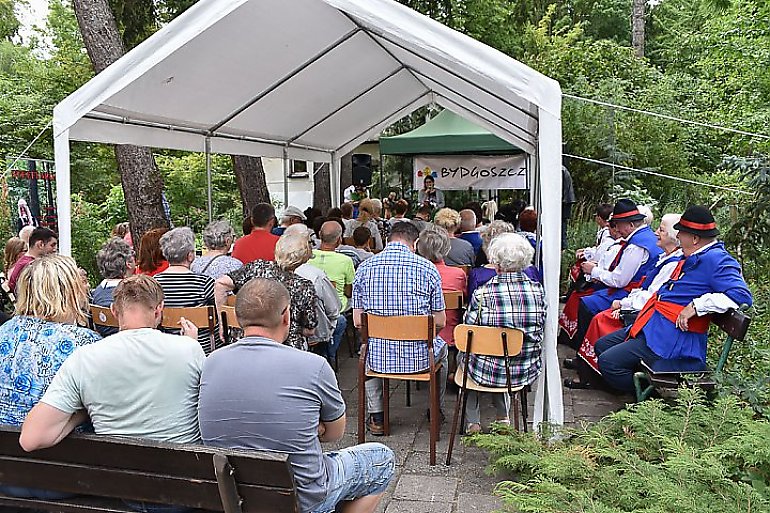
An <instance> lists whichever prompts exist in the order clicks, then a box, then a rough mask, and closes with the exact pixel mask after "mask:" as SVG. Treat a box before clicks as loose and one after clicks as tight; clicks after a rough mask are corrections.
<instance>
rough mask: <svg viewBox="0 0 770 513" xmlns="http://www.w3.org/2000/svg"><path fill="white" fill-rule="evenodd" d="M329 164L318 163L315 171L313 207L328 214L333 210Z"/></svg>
mask: <svg viewBox="0 0 770 513" xmlns="http://www.w3.org/2000/svg"><path fill="white" fill-rule="evenodd" d="M330 178H331V175H330V173H329V164H323V163H321V162H316V163H315V166H314V169H313V206H314V207H316V208H319V209H321V212H322V213H324V214H326V212H327V211H328V210H329V209H330V208H332V194H331V192H332V191H331V183H330V182H329V179H330Z"/></svg>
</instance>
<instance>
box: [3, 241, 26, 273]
mask: <svg viewBox="0 0 770 513" xmlns="http://www.w3.org/2000/svg"><path fill="white" fill-rule="evenodd" d="M27 249H28V248H27V243H26V242H24V240H23V239H20V238H19V237H11V238H10V239H8V242H6V243H5V255H4V259H3V271H4V272H5V275H6V276H8V275H9V274H11V269H13V266H14V265H16V262H17V261H18V260H19V258H20V257H21V256H22V255H23V254H24V253H26V252H27Z"/></svg>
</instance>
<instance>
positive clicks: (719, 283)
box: [595, 206, 752, 392]
mask: <svg viewBox="0 0 770 513" xmlns="http://www.w3.org/2000/svg"><path fill="white" fill-rule="evenodd" d="M674 228H676V229H677V230H679V236H678V237H679V241H680V244H681V247H682V253H683V254H684V259H682V260H681V261H680V262H679V264H678V265H677V267H676V268H675V269H674V271H673V273H672V274H671V278H670V280H669V281H668V282H666V283H665V284H663V286H662V287H661V288H660V289H659V290H658V292H657V293H656V294H655V295H653V296H652V297H651V298H650V299H649V301H647V303H646V304H645V305H644V307H643V308H642V310H641V311H640V312H639V315H638V316H637V318H636V321H635V322H634V324H633V325H632V326H631V327H630V328H626V329H622V330H619V331H616V332H615V333H612V334H610V335H607V336H605V337H602V338H601V339H599V340H598V341H597V342H596V348H595V349H596V353H597V354H598V355H599V370H600V371H601V373H602V376H603V377H604V379H605V380H606V381H607V383H608V384H609V385H610V386H612V387H613V388H615V389H617V390H621V391H624V392H632V391H633V390H634V382H633V374H634V371H635V370H636V368H637V366H638V365H639V363H640V361H641V360H644V361H645V362H646V363H647V364H648V365H651V364H653V363H654V362H656V361H657V360H660V359H668V360H676V359H686V360H691V361H692V360H699V361H700V362H701V364H702V365H703V366H704V368H705V363H706V337H707V334H708V327H709V323H710V319H711V315H710V314H714V313H723V312H726V311H728V310H730V309H731V308H738V306H739V305H743V304H746V305H751V303H752V297H751V292H749V289H748V287H747V286H746V282H745V281H744V280H743V276H742V275H741V267H740V264H738V262H737V261H736V260H735V259H734V258H733V257H732V256H730V254H729V253H728V252H727V250H725V246H724V244H723V243H722V242H719V241H718V240H717V238H716V237H717V235H718V234H719V231H718V230H717V226H716V222H715V221H714V216H712V215H711V212H709V210H708V209H707V208H706V207H702V206H692V207H690V208H688V209H687V210H686V211H685V213H684V214H682V218H681V220H680V221H679V223H677V224H676V225H674Z"/></svg>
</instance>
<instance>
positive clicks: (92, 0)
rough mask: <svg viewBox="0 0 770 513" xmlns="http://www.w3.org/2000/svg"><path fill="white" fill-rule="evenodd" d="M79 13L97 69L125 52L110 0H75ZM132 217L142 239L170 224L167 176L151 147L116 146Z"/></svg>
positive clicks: (135, 234) (135, 232) (135, 236)
mask: <svg viewBox="0 0 770 513" xmlns="http://www.w3.org/2000/svg"><path fill="white" fill-rule="evenodd" d="M73 5H74V8H75V16H76V17H77V20H78V26H79V27H80V33H81V35H82V36H83V43H84V44H85V47H86V51H87V52H88V57H89V58H90V59H91V63H92V64H93V66H94V70H95V71H96V72H97V73H100V72H102V71H103V70H104V69H105V68H106V67H107V66H109V65H110V64H112V63H113V62H115V61H117V60H118V59H120V58H121V57H122V56H123V54H124V53H125V47H124V46H123V40H122V39H121V37H120V32H119V31H118V26H117V24H116V23H115V17H114V16H113V13H112V10H111V9H110V6H109V3H108V2H107V0H74V2H73ZM115 157H116V158H117V161H118V171H119V172H120V178H121V183H122V184H123V193H124V195H125V198H126V210H127V211H128V221H129V223H130V224H131V234H132V236H133V240H134V241H136V242H137V243H138V241H139V240H141V237H142V235H143V234H144V232H146V231H147V230H150V229H152V228H158V227H168V225H169V224H168V220H167V219H166V216H165V214H164V212H163V201H162V199H161V195H162V193H163V178H162V177H161V175H160V172H159V171H158V168H157V166H156V165H155V159H154V158H153V156H152V151H151V150H150V149H149V148H143V147H139V146H132V145H117V146H115Z"/></svg>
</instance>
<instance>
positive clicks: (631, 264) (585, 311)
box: [559, 199, 662, 349]
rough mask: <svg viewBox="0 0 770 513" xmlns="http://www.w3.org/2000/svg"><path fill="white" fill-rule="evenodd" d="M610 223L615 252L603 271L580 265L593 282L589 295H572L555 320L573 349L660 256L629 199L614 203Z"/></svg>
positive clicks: (641, 278) (633, 286) (651, 235)
mask: <svg viewBox="0 0 770 513" xmlns="http://www.w3.org/2000/svg"><path fill="white" fill-rule="evenodd" d="M610 222H612V223H614V224H615V227H616V231H617V233H618V234H619V235H620V237H621V239H620V240H619V242H618V243H617V244H618V246H619V250H618V253H617V255H616V256H615V258H614V260H613V261H612V262H611V263H610V265H609V266H608V268H607V269H602V268H601V267H599V266H598V265H597V264H596V263H595V262H583V263H582V264H581V268H582V270H583V272H584V273H585V274H587V275H588V277H589V278H590V279H591V280H592V281H593V282H595V285H594V291H592V292H590V293H589V294H574V293H573V294H572V295H570V297H569V299H568V300H567V304H566V305H564V310H563V311H562V314H561V315H560V316H559V326H560V327H561V328H562V329H563V330H564V332H565V333H566V336H567V337H568V338H569V339H570V340H571V343H570V345H571V346H572V347H574V348H575V349H577V348H578V346H579V345H580V343H581V342H582V341H583V338H584V337H585V333H586V330H587V329H588V325H589V323H590V322H591V319H592V318H593V316H594V315H596V314H597V313H599V312H601V311H602V310H605V309H607V308H609V307H610V305H611V304H612V301H613V300H615V299H622V298H624V297H626V296H627V295H628V293H629V292H631V290H633V289H634V288H637V287H639V286H640V285H641V284H642V282H643V281H644V277H645V276H646V275H647V274H648V273H649V272H650V271H652V269H653V268H654V267H655V263H656V262H657V261H658V255H660V253H661V252H662V251H661V249H660V248H659V247H658V246H657V237H656V236H655V234H654V233H653V231H652V230H651V229H650V227H649V226H647V225H646V224H644V214H642V213H640V212H639V209H638V208H637V207H636V204H635V203H634V202H633V201H631V200H629V199H621V200H618V202H617V203H615V207H614V208H613V210H612V216H611V217H610Z"/></svg>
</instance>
